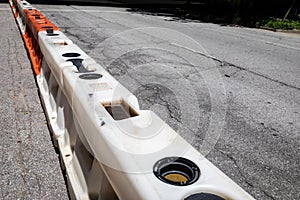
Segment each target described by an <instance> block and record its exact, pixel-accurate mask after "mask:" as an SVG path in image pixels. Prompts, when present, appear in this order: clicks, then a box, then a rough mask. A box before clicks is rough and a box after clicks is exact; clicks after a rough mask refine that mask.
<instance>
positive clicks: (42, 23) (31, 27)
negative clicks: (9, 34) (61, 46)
mask: <svg viewBox="0 0 300 200" xmlns="http://www.w3.org/2000/svg"><path fill="white" fill-rule="evenodd" d="M12 2H13V4H12V10H15V12H14V16H15V18H18V17H19V15H22V16H21V17H22V18H23V19H25V26H26V28H25V33H24V34H23V35H22V36H23V40H24V43H25V46H26V48H27V51H28V53H29V57H30V60H31V63H32V67H33V70H34V73H35V74H36V75H39V74H40V71H41V67H42V65H41V63H42V59H43V54H42V52H41V50H40V47H39V44H38V33H39V32H40V31H46V32H47V34H49V35H53V36H54V35H55V34H54V33H53V32H54V31H57V30H59V29H58V28H57V27H56V26H55V25H54V24H53V23H51V21H50V20H48V19H47V18H46V17H45V16H44V15H43V14H41V13H40V12H39V11H38V10H36V9H23V13H20V12H19V9H18V2H17V0H13V1H12ZM21 2H22V1H21ZM23 15H25V16H23Z"/></svg>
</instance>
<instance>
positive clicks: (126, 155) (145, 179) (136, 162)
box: [11, 0, 253, 200]
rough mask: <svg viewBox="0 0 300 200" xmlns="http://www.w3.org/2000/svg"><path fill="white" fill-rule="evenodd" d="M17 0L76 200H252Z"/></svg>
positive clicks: (56, 140) (52, 125) (26, 40)
mask: <svg viewBox="0 0 300 200" xmlns="http://www.w3.org/2000/svg"><path fill="white" fill-rule="evenodd" d="M11 2H12V3H13V6H12V7H14V8H16V7H17V8H18V9H19V11H18V13H19V14H18V16H17V17H19V18H21V21H22V22H25V23H23V25H24V24H25V32H24V35H23V38H25V39H24V42H25V44H26V47H27V49H28V51H29V54H30V55H33V56H30V58H31V59H32V60H33V59H35V58H37V60H38V61H35V63H36V62H37V64H36V65H37V66H34V64H33V67H34V71H35V73H36V80H37V83H38V87H39V91H40V94H41V99H42V102H43V105H44V108H45V111H46V115H47V118H48V122H49V124H50V128H51V130H52V133H53V137H54V140H55V142H56V144H55V145H56V146H57V147H58V149H59V152H60V156H61V159H62V165H63V169H64V170H65V172H66V175H67V180H68V187H69V191H70V196H71V198H73V199H104V200H105V199H109V200H111V199H112V200H113V199H151V200H153V199H186V200H191V199H203V198H207V199H215V200H217V199H218V200H220V199H226V200H229V199H231V200H252V199H253V197H251V196H250V195H249V194H248V193H247V192H245V191H244V190H243V189H242V188H240V187H239V186H238V185H237V184H236V183H234V182H233V181H232V180H231V179H230V178H228V177H227V176H226V175H225V174H224V173H223V172H221V171H220V170H219V169H218V168H216V167H215V166H214V165H213V164H212V163H210V162H209V161H208V160H207V159H206V158H205V157H204V156H202V155H201V154H200V153H199V152H198V151H196V150H195V149H194V148H193V147H192V146H191V145H190V144H189V143H187V142H186V141H185V140H184V139H183V138H182V137H180V136H179V135H178V134H177V133H176V132H175V131H174V130H173V129H172V128H171V127H169V126H168V125H167V124H166V123H165V122H164V121H162V120H161V119H160V118H159V117H158V116H157V115H156V114H155V113H153V112H152V111H148V110H140V108H139V104H138V100H137V98H136V97H135V96H134V95H133V94H132V93H131V92H129V91H128V90H127V89H126V88H124V87H123V86H122V85H121V84H120V83H119V82H118V81H117V80H115V79H114V78H113V77H112V76H111V75H110V74H109V73H108V72H107V71H105V69H104V68H103V67H101V66H100V65H99V64H97V63H96V62H95V61H94V60H93V59H92V58H91V57H89V56H88V55H87V54H85V52H83V51H82V50H81V49H80V48H79V47H78V46H77V45H75V44H74V43H73V42H72V41H71V40H69V39H68V38H67V37H66V36H65V35H64V34H63V33H62V32H61V31H59V29H58V28H51V29H48V28H45V27H44V28H43V27H42V26H43V25H41V24H43V23H45V22H47V23H48V24H51V27H54V26H52V23H51V22H50V21H49V20H47V19H46V18H44V16H43V15H41V13H40V12H39V11H37V10H36V9H33V8H31V10H29V9H28V6H30V4H29V3H28V2H25V1H20V0H13V1H11ZM12 10H13V8H12ZM37 15H38V16H39V17H38V18H36V16H37ZM39 20H40V22H42V23H41V24H39ZM19 21H20V20H19ZM19 21H18V20H17V22H18V24H19V26H22V24H20V23H19ZM20 30H21V28H20ZM21 33H22V31H21ZM30 51H31V52H30Z"/></svg>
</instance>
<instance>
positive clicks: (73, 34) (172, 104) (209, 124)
mask: <svg viewBox="0 0 300 200" xmlns="http://www.w3.org/2000/svg"><path fill="white" fill-rule="evenodd" d="M35 6H36V7H37V8H38V9H40V10H41V12H42V13H43V14H45V15H46V16H47V17H48V18H49V19H50V20H51V21H52V22H54V23H55V24H56V25H57V26H58V27H60V29H61V31H63V32H64V33H65V34H66V35H67V36H68V37H69V38H70V39H71V40H73V42H74V43H76V44H77V45H79V46H80V47H81V48H82V49H83V50H84V51H86V52H87V53H88V54H89V55H90V56H91V57H93V58H94V59H95V60H96V61H97V62H98V63H99V64H101V65H103V66H104V67H105V68H106V69H107V70H108V71H109V72H110V73H111V74H112V75H113V76H114V77H115V78H117V79H118V80H119V81H120V82H121V83H122V84H123V85H124V86H125V87H127V88H128V89H129V90H130V91H131V92H133V93H134V94H135V95H136V96H137V97H138V99H139V102H140V105H141V108H143V109H151V110H154V111H155V112H156V113H157V114H158V115H160V116H161V117H162V118H163V119H164V120H165V121H166V122H167V123H168V124H169V125H170V126H172V127H173V128H174V129H175V130H177V131H178V132H179V133H180V134H181V135H182V136H183V137H184V138H186V139H187V140H188V141H189V142H191V143H192V144H193V146H194V147H195V148H197V149H198V150H199V151H200V152H202V153H203V154H205V155H206V157H207V158H208V159H209V160H210V161H211V162H213V163H214V164H215V165H216V166H217V167H218V168H220V169H221V170H222V171H223V172H225V173H226V174H227V175H228V176H229V177H230V178H232V179H233V180H234V181H235V182H236V183H238V184H239V185H240V186H241V187H242V188H244V189H245V190H246V191H248V192H249V193H250V194H251V195H253V197H255V198H256V199H261V200H268V199H276V200H279V199H285V200H286V199H290V200H292V199H295V200H296V199H300V190H299V188H300V132H299V130H300V56H299V55H300V35H293V34H286V33H274V32H269V31H266V30H257V29H248V28H240V27H229V26H220V25H216V24H209V23H201V22H199V21H192V20H181V19H178V18H176V17H174V16H170V15H168V14H163V13H155V12H144V11H142V10H137V9H127V8H114V7H101V6H72V5H69V6H67V5H35Z"/></svg>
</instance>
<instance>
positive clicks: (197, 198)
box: [184, 193, 225, 200]
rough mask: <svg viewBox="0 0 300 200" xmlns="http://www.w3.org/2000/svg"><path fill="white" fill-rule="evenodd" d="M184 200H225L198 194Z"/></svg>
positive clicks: (207, 194)
mask: <svg viewBox="0 0 300 200" xmlns="http://www.w3.org/2000/svg"><path fill="white" fill-rule="evenodd" d="M184 200H225V199H224V198H222V197H220V196H218V195H215V194H210V193H197V194H193V195H191V196H189V197H187V198H185V199H184Z"/></svg>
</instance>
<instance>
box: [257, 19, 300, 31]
mask: <svg viewBox="0 0 300 200" xmlns="http://www.w3.org/2000/svg"><path fill="white" fill-rule="evenodd" d="M260 26H261V27H267V28H274V29H283V30H293V29H300V21H295V20H285V21H282V20H280V19H271V20H263V21H262V22H261V23H260Z"/></svg>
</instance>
